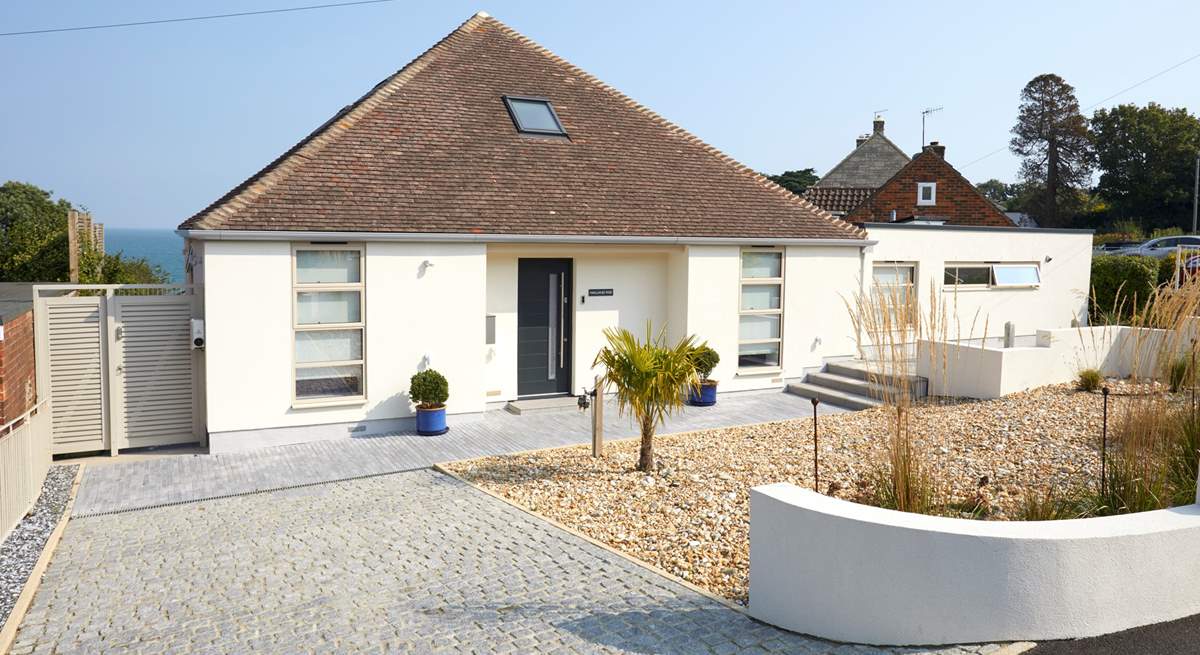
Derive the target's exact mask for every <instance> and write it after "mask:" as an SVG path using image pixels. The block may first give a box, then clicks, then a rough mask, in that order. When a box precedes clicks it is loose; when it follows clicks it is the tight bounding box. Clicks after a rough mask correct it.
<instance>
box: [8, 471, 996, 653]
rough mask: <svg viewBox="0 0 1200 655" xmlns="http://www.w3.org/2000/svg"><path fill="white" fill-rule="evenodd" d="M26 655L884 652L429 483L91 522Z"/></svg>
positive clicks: (235, 501) (65, 546)
mask: <svg viewBox="0 0 1200 655" xmlns="http://www.w3.org/2000/svg"><path fill="white" fill-rule="evenodd" d="M994 648H995V647H988V646H983V647H969V648H960V649H951V650H949V651H947V652H954V653H968V652H969V653H976V652H990V651H991V650H994ZM13 652H14V653H16V654H25V653H31V652H32V653H50V652H62V653H67V652H71V653H73V652H81V653H93V652H122V653H222V654H224V653H246V652H262V653H305V652H322V653H328V652H337V653H354V652H375V653H378V652H420V653H432V652H454V653H458V652H478V653H591V652H631V653H763V652H771V653H830V652H832V653H843V652H844V653H872V652H880V651H877V650H876V649H872V648H866V647H854V646H845V645H839V644H831V643H829V642H824V641H818V640H814V639H810V638H805V637H802V636H799V635H794V634H791V633H786V632H782V631H779V630H776V629H773V628H771V627H769V626H766V625H763V624H760V623H757V622H755V621H753V620H751V619H749V618H747V617H746V616H744V615H743V614H741V613H739V612H736V611H734V610H731V609H729V608H727V607H725V606H723V605H721V604H720V603H717V602H714V601H712V600H710V599H708V598H706V597H704V596H702V595H700V594H698V593H695V592H694V591H692V590H690V589H688V588H686V587H684V586H682V585H679V584H677V583H675V582H673V581H671V580H669V579H667V578H664V577H661V576H659V575H657V574H655V573H653V572H651V571H648V570H646V569H644V568H642V567H640V566H637V565H635V564H632V563H630V562H628V561H626V560H624V559H623V558H620V557H618V556H615V555H612V554H611V553H608V552H607V551H605V550H603V549H601V548H598V547H596V546H594V545H592V544H590V543H588V542H586V541H584V540H582V539H579V538H578V537H575V536H573V535H571V534H569V533H566V532H564V531H562V530H559V529H558V528H555V527H553V526H552V525H550V524H548V523H545V522H543V521H540V520H538V519H536V518H534V517H531V516H529V515H527V514H525V513H523V512H520V511H518V510H516V509H514V508H512V507H510V506H508V505H506V504H504V503H502V502H500V501H498V500H496V499H494V498H492V497H490V496H488V495H486V494H483V493H481V492H479V491H478V490H475V489H473V488H471V487H469V486H466V485H464V484H462V483H461V482H459V481H457V480H455V479H454V478H450V477H447V476H444V475H441V474H439V473H436V472H433V471H429V470H422V471H414V472H408V473H398V474H394V475H385V476H380V477H374V478H366V479H359V480H353V481H346V482H334V483H328V484H321V485H316V486H311V487H305V488H301V489H294V490H288V491H275V492H266V493H259V494H252V495H247V496H240V497H234V498H226V499H220V500H209V501H204V502H197V503H190V504H183V505H176V506H171V507H160V508H156V509H147V510H141V511H133V512H126V513H121V514H112V515H104V516H94V517H87V518H76V519H74V520H72V521H71V523H70V524H69V527H68V529H67V531H66V534H65V535H64V537H63V540H62V542H61V543H60V545H59V547H58V550H57V552H56V553H55V556H54V559H53V562H52V563H51V565H50V568H49V570H48V571H47V573H46V575H45V577H44V579H43V581H42V585H41V587H40V589H39V591H38V593H37V596H36V597H35V599H34V604H33V607H32V608H31V609H30V612H29V613H28V615H27V616H26V617H25V620H24V622H23V623H22V625H21V629H20V632H19V633H18V635H17V640H16V644H15V647H14V650H13ZM901 652H922V651H921V650H920V649H906V650H903V651H901Z"/></svg>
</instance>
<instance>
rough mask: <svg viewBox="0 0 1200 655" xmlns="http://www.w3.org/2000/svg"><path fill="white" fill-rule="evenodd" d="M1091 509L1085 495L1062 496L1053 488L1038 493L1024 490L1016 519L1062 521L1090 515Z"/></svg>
mask: <svg viewBox="0 0 1200 655" xmlns="http://www.w3.org/2000/svg"><path fill="white" fill-rule="evenodd" d="M1092 514H1093V510H1092V508H1091V505H1090V504H1089V501H1088V500H1087V498H1086V495H1085V496H1084V497H1081V498H1072V497H1063V496H1060V495H1059V494H1058V493H1057V492H1055V491H1054V490H1053V489H1048V490H1046V491H1044V492H1041V493H1038V492H1034V491H1027V492H1025V496H1024V497H1023V498H1022V502H1021V507H1020V508H1019V509H1018V510H1017V516H1016V517H1014V518H1015V519H1016V520H1018V521H1062V520H1066V519H1080V518H1084V517H1087V516H1091V515H1092Z"/></svg>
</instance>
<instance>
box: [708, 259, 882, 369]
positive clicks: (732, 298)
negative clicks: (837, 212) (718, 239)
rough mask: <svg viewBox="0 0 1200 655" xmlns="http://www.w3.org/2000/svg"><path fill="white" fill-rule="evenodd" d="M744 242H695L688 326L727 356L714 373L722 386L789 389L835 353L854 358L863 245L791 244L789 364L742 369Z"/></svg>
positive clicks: (786, 322)
mask: <svg viewBox="0 0 1200 655" xmlns="http://www.w3.org/2000/svg"><path fill="white" fill-rule="evenodd" d="M741 252H742V248H740V247H738V246H690V247H689V248H688V252H687V256H688V276H687V281H688V295H687V308H686V309H687V317H688V320H687V326H688V330H689V332H690V333H692V334H695V335H696V336H697V338H698V339H699V340H700V341H708V344H709V346H711V347H712V348H713V349H715V350H716V351H717V353H718V354H719V355H720V356H721V363H720V364H718V365H717V368H716V369H715V370H714V371H713V374H712V377H713V379H715V380H719V381H720V383H721V386H720V389H721V391H743V390H749V389H764V388H772V387H782V386H783V384H784V380H785V379H789V378H799V377H802V376H803V375H804V373H805V369H806V368H813V367H818V366H820V365H821V363H822V362H823V361H824V359H825V358H827V357H842V356H851V355H854V354H855V352H856V348H857V344H856V341H855V335H854V326H853V323H852V321H851V320H850V312H849V310H848V309H847V306H846V300H849V301H850V302H853V298H854V294H855V293H857V292H858V289H859V280H860V278H861V275H860V272H861V266H862V261H861V258H860V252H861V250H860V249H859V248H852V247H851V248H847V247H830V246H788V247H787V248H785V249H784V264H783V265H784V272H783V275H784V284H783V286H784V289H783V295H784V300H783V312H784V313H783V352H782V369H781V370H776V371H771V372H767V373H747V372H739V371H738V370H737V362H738V309H739V303H740V302H741Z"/></svg>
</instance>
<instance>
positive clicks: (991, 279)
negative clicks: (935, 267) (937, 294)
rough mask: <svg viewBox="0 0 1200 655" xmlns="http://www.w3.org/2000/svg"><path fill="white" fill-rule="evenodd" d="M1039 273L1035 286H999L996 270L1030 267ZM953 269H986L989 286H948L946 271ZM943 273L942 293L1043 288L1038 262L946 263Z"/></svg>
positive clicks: (1040, 268)
mask: <svg viewBox="0 0 1200 655" xmlns="http://www.w3.org/2000/svg"><path fill="white" fill-rule="evenodd" d="M1030 266H1032V267H1033V268H1034V270H1036V271H1037V278H1038V281H1037V282H1036V283H1034V284H998V283H997V282H996V269H998V268H1017V267H1021V268H1024V267H1030ZM951 268H986V269H988V282H987V284H946V280H945V278H946V275H945V271H946V270H948V269H951ZM942 270H943V273H942V291H943V292H954V291H974V290H981V291H987V290H991V289H1039V288H1041V286H1042V267H1041V265H1040V264H1039V263H1038V262H946V263H945V265H944V266H943V269H942Z"/></svg>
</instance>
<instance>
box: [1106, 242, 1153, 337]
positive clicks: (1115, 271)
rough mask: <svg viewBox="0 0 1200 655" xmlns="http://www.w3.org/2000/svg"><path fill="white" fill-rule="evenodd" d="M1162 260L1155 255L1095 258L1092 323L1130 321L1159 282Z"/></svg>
mask: <svg viewBox="0 0 1200 655" xmlns="http://www.w3.org/2000/svg"><path fill="white" fill-rule="evenodd" d="M1158 270H1159V262H1158V260H1157V259H1155V258H1153V257H1129V256H1125V255H1099V256H1097V257H1093V258H1092V306H1091V313H1092V322H1093V323H1102V322H1104V321H1105V320H1107V321H1109V322H1112V323H1117V322H1121V321H1125V320H1128V319H1129V317H1130V316H1132V315H1133V313H1134V311H1135V308H1137V307H1138V306H1139V305H1141V304H1144V303H1145V302H1146V301H1147V299H1149V298H1150V297H1151V296H1152V295H1153V293H1154V289H1155V287H1157V283H1158Z"/></svg>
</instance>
